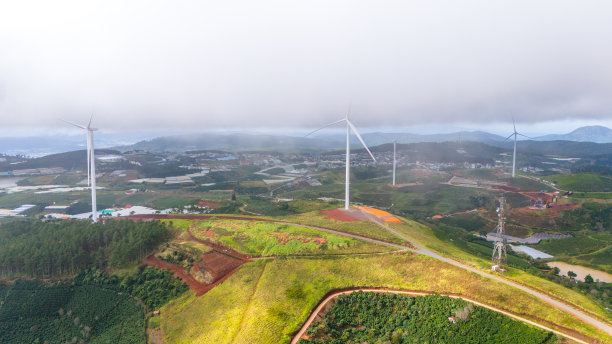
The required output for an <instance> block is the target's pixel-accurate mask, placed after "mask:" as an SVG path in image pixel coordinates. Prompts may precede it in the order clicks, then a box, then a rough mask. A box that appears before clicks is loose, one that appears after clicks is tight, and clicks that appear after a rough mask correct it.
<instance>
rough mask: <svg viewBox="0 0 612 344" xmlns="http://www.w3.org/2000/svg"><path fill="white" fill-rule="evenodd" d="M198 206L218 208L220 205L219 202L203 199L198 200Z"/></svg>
mask: <svg viewBox="0 0 612 344" xmlns="http://www.w3.org/2000/svg"><path fill="white" fill-rule="evenodd" d="M198 207H201V208H204V207H208V208H210V209H216V208H218V207H219V202H213V201H207V200H204V199H203V200H201V201H200V202H198Z"/></svg>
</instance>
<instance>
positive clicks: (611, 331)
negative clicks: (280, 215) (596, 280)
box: [131, 215, 612, 336]
mask: <svg viewBox="0 0 612 344" xmlns="http://www.w3.org/2000/svg"><path fill="white" fill-rule="evenodd" d="M213 216H216V217H217V218H228V219H240V220H245V219H247V220H248V219H251V220H257V221H266V222H278V223H284V224H288V225H293V226H299V227H305V228H311V229H315V230H319V231H322V232H327V233H332V234H336V235H340V236H344V237H349V238H354V239H360V240H365V241H368V242H372V243H376V244H380V245H385V246H389V247H394V248H397V249H402V250H409V249H410V250H412V251H414V252H416V253H419V254H422V255H425V256H429V257H432V258H435V259H438V260H441V261H443V262H446V263H448V264H451V265H454V266H456V267H459V268H462V269H465V270H468V271H471V272H473V273H475V274H478V275H481V276H484V277H486V278H490V279H493V280H496V281H498V282H501V283H504V284H506V285H509V286H511V287H514V288H517V289H520V290H522V291H524V292H526V293H528V294H530V295H532V296H535V297H536V298H538V299H540V300H542V301H544V302H547V303H549V304H550V305H552V306H554V307H557V308H559V309H561V310H563V311H566V312H568V313H570V314H572V315H573V316H575V317H577V318H578V319H581V320H582V321H584V322H586V323H588V324H591V325H593V326H595V327H596V328H597V329H599V330H601V331H603V332H605V333H607V334H608V335H611V336H612V326H611V325H610V324H608V323H606V322H603V321H601V320H599V319H596V318H595V317H593V316H590V315H588V314H586V313H584V312H582V311H580V310H578V309H576V308H574V307H572V306H570V305H568V304H566V303H564V302H562V301H559V300H557V299H554V298H552V297H550V296H548V295H546V294H544V293H542V292H539V291H536V290H533V289H531V288H529V287H526V286H523V285H521V284H518V283H515V282H512V281H510V280H507V279H505V278H503V277H500V276H497V275H493V274H490V273H487V272H485V271H482V270H479V269H476V268H473V267H471V266H467V265H465V264H463V263H460V262H458V261H455V260H452V259H450V258H446V257H443V256H441V255H439V254H438V253H436V252H433V251H431V250H429V249H427V248H425V247H423V246H421V245H419V244H417V243H415V242H414V241H412V240H410V239H409V238H408V237H406V236H405V235H403V234H402V233H399V232H398V231H396V230H395V229H393V228H391V227H389V226H387V225H386V224H384V223H383V222H381V221H380V220H379V219H378V218H376V217H375V216H368V218H369V220H370V221H372V222H374V223H376V224H378V225H379V226H381V227H383V228H385V229H386V230H388V231H389V232H391V233H393V234H394V235H396V236H398V237H399V238H402V239H404V240H406V241H407V242H409V243H410V244H411V246H412V248H408V247H406V246H402V245H398V244H393V243H389V242H386V241H382V240H377V239H372V238H368V237H363V236H361V235H356V234H350V233H346V232H342V231H337V230H333V229H329V228H321V227H315V226H305V225H301V224H297V223H290V222H285V221H274V220H268V219H258V218H247V217H238V216H219V215H196V216H182V215H178V216H169V215H142V216H133V217H131V218H135V219H171V218H186V219H193V220H195V219H197V218H206V219H208V218H210V217H213Z"/></svg>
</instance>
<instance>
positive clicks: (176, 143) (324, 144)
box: [115, 127, 612, 152]
mask: <svg viewBox="0 0 612 344" xmlns="http://www.w3.org/2000/svg"><path fill="white" fill-rule="evenodd" d="M363 139H364V140H365V142H366V143H367V144H368V145H369V146H378V145H382V144H385V143H389V142H393V141H394V140H397V142H398V143H402V144H407V143H419V142H458V143H461V142H484V143H490V144H493V145H496V146H504V145H505V144H504V143H503V141H504V139H505V137H502V136H499V135H495V134H491V133H487V132H483V131H460V132H455V133H447V134H430V135H423V134H412V133H404V134H401V133H382V132H375V133H365V134H364V135H363ZM534 140H537V141H557V140H563V141H576V142H594V143H612V130H611V129H608V128H606V127H582V128H578V129H576V130H574V131H573V132H571V133H569V134H565V135H547V136H541V137H537V138H534ZM344 145H345V137H344V135H339V134H322V135H318V136H315V137H295V136H281V135H255V134H241V133H234V134H227V135H223V134H191V135H178V136H165V137H158V138H155V139H152V140H146V141H141V142H138V143H135V144H133V145H128V146H120V147H115V149H118V150H121V151H127V150H145V151H150V152H163V151H169V152H180V151H188V150H200V149H208V150H223V151H230V152H235V151H278V152H309V151H311V152H315V151H320V150H328V149H337V148H342V147H344ZM351 146H352V147H355V148H359V147H361V145H360V143H359V141H358V140H357V138H355V137H353V138H352V139H351Z"/></svg>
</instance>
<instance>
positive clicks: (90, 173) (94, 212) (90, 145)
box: [64, 114, 98, 222]
mask: <svg viewBox="0 0 612 344" xmlns="http://www.w3.org/2000/svg"><path fill="white" fill-rule="evenodd" d="M92 119H93V114H92V115H91V117H90V118H89V123H88V124H87V126H86V127H85V126H83V125H80V124H76V123H72V122H68V121H64V122H66V123H68V124H72V125H74V126H75V127H77V128H81V129H83V130H86V131H87V186H90V187H91V219H92V220H93V222H97V221H98V204H97V201H96V157H95V155H94V139H93V132H94V131H96V130H98V129H96V128H92V127H91V120H92Z"/></svg>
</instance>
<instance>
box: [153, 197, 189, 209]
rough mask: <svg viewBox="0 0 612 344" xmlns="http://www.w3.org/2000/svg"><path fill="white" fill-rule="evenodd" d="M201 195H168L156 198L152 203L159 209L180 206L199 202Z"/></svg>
mask: <svg viewBox="0 0 612 344" xmlns="http://www.w3.org/2000/svg"><path fill="white" fill-rule="evenodd" d="M199 199H200V198H199V197H184V196H167V197H161V198H157V199H155V200H154V201H153V202H152V204H153V207H155V208H157V209H168V208H179V207H184V206H186V205H189V204H193V203H194V202H195V203H197V201H198V200H199Z"/></svg>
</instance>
